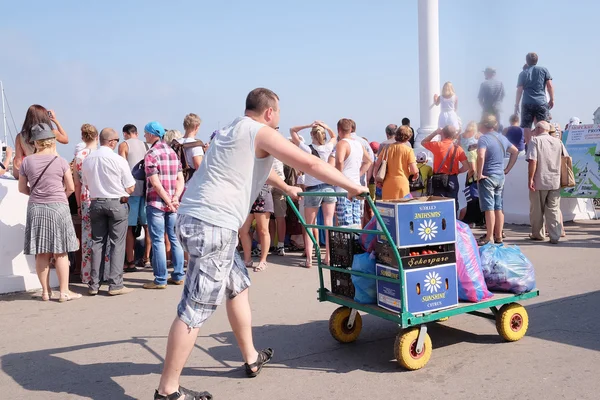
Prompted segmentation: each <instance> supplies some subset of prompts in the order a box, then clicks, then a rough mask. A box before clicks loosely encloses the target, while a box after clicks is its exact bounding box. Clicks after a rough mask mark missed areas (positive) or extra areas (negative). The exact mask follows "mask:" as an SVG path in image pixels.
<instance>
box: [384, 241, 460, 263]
mask: <svg viewBox="0 0 600 400" xmlns="http://www.w3.org/2000/svg"><path fill="white" fill-rule="evenodd" d="M423 250H434V251H436V253H434V254H419V255H415V256H411V255H410V253H413V252H418V253H421V252H422V251H423ZM398 253H399V254H400V260H401V261H402V268H404V269H412V268H424V267H434V266H436V265H443V264H453V263H455V262H456V245H455V244H454V243H449V244H441V245H434V246H426V247H406V248H402V249H398ZM375 256H376V258H377V262H379V263H381V264H384V265H389V266H390V267H396V268H398V260H397V259H396V256H395V255H394V251H393V248H392V246H391V245H390V244H389V243H387V242H385V243H379V242H378V243H376V244H375Z"/></svg>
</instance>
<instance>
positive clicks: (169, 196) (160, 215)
mask: <svg viewBox="0 0 600 400" xmlns="http://www.w3.org/2000/svg"><path fill="white" fill-rule="evenodd" d="M164 135H165V129H164V128H163V127H162V125H161V124H159V123H158V122H150V123H148V124H147V125H146V126H145V127H144V138H145V139H146V142H147V143H148V144H150V145H151V146H152V147H151V148H150V150H148V152H147V153H146V156H145V157H144V163H145V168H146V180H147V186H148V189H147V191H146V215H147V219H148V228H149V230H150V238H151V239H152V270H153V271H154V281H152V282H148V283H146V284H144V289H164V288H166V287H167V282H168V283H171V284H174V285H181V284H183V277H184V275H185V274H184V272H183V248H182V247H181V244H180V243H179V240H177V236H176V235H175V220H176V217H177V209H178V208H179V197H180V196H181V193H182V192H183V188H184V179H183V173H182V171H181V162H180V161H179V158H178V157H177V154H176V153H175V152H174V151H173V149H171V147H169V145H167V144H166V143H165V142H164V141H163V140H162V138H163V137H164ZM165 233H166V234H167V236H168V237H169V242H171V261H172V263H173V272H172V274H171V277H170V278H169V279H168V280H167V275H168V273H167V253H166V250H165Z"/></svg>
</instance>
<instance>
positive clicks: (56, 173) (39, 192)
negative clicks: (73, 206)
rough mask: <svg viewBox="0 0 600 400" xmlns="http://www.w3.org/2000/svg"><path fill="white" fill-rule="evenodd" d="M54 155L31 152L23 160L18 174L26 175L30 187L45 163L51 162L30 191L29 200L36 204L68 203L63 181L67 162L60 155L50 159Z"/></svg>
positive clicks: (67, 165) (67, 166) (67, 167)
mask: <svg viewBox="0 0 600 400" xmlns="http://www.w3.org/2000/svg"><path fill="white" fill-rule="evenodd" d="M54 157H56V156H55V155H52V154H32V155H30V156H27V157H26V158H25V159H24V160H23V164H21V169H20V170H19V174H20V175H23V176H26V177H27V182H29V187H30V188H31V187H32V186H33V185H34V184H35V182H36V181H37V179H38V177H39V176H40V174H41V173H42V171H43V170H44V168H46V165H48V163H49V162H52V164H50V166H49V167H48V169H47V170H46V172H44V176H43V177H42V178H41V179H40V181H39V182H38V184H37V186H36V187H35V188H34V189H33V191H32V192H31V193H30V195H29V202H31V203H36V204H48V203H65V204H69V202H68V200H67V195H66V193H65V185H64V183H63V179H64V176H65V172H67V170H68V169H69V163H68V162H67V160H65V159H64V158H62V157H58V158H57V159H56V160H54V161H52V160H53V159H54Z"/></svg>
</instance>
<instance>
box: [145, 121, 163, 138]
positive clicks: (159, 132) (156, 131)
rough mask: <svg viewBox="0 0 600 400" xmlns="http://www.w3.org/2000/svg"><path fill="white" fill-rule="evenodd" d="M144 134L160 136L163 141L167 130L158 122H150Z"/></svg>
mask: <svg viewBox="0 0 600 400" xmlns="http://www.w3.org/2000/svg"><path fill="white" fill-rule="evenodd" d="M144 132H148V133H149V134H151V135H154V136H158V137H159V138H161V139H162V138H163V137H164V136H165V128H163V126H162V125H161V124H160V123H159V122H157V121H152V122H148V123H147V124H146V126H145V127H144Z"/></svg>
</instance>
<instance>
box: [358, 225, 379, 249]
mask: <svg viewBox="0 0 600 400" xmlns="http://www.w3.org/2000/svg"><path fill="white" fill-rule="evenodd" d="M364 229H368V230H373V231H376V230H377V218H375V217H373V218H371V220H370V221H369V223H368V224H367V225H365V228H364ZM358 242H359V243H360V246H361V247H362V248H363V250H364V251H366V252H367V253H371V252H372V251H375V243H377V235H375V234H368V233H361V234H360V238H359V239H358Z"/></svg>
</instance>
